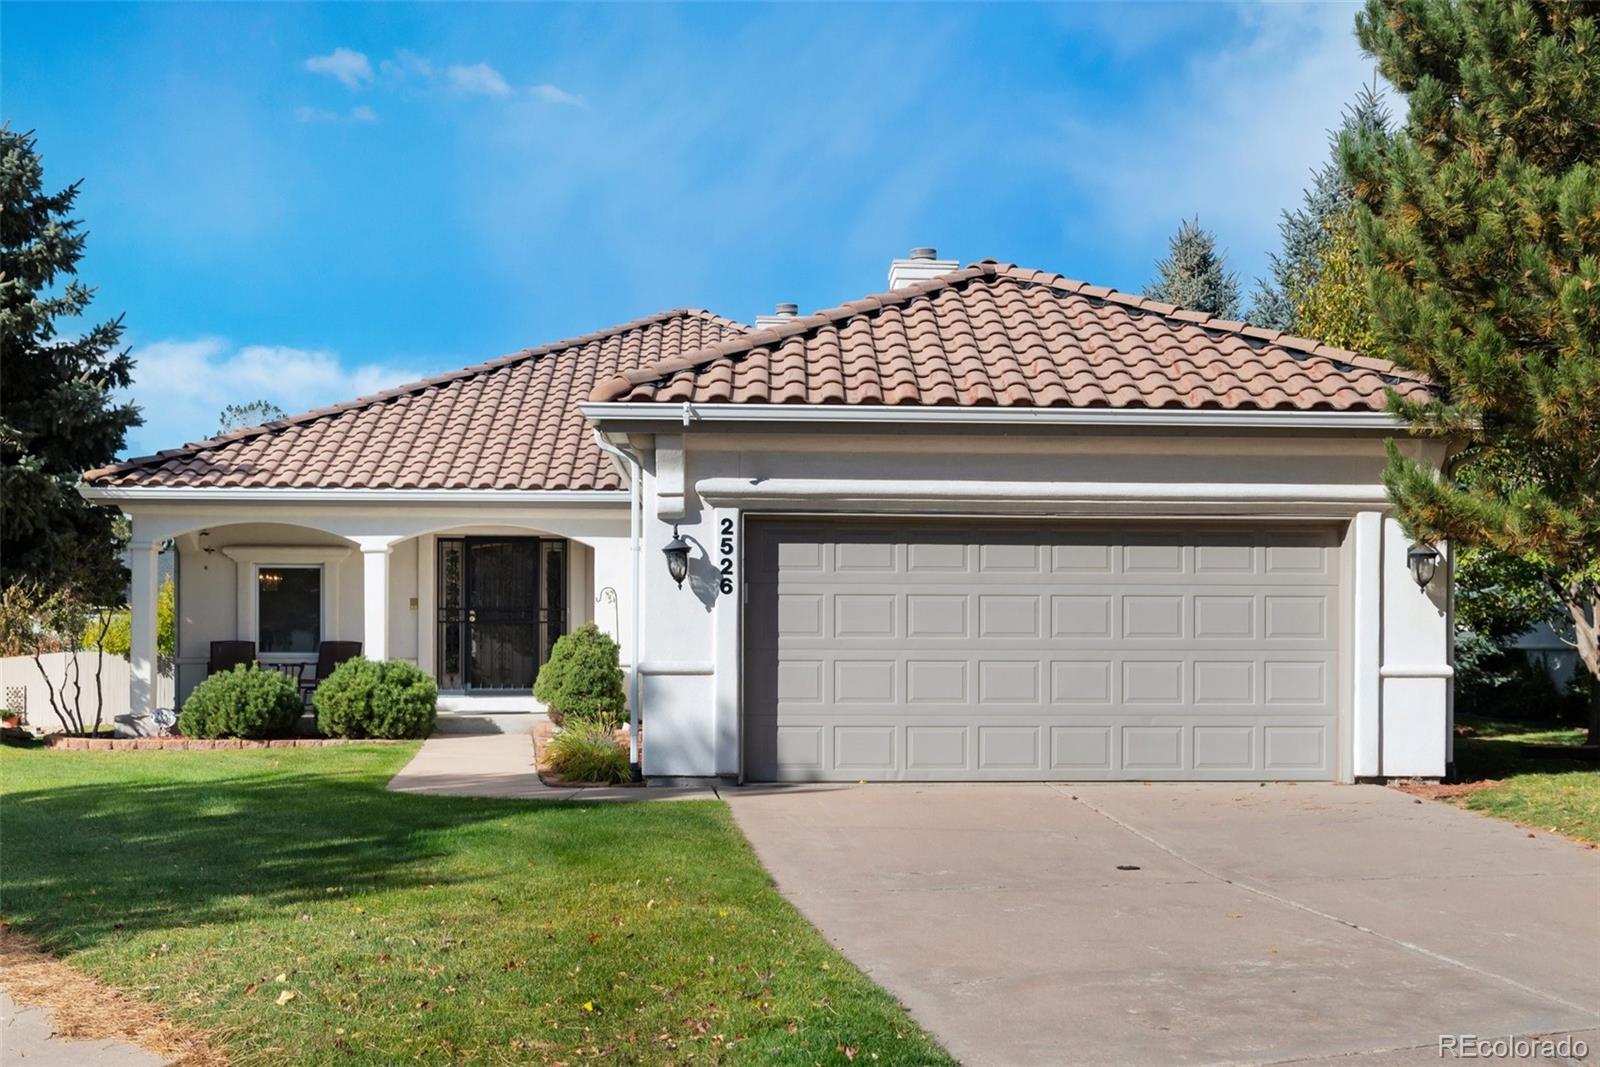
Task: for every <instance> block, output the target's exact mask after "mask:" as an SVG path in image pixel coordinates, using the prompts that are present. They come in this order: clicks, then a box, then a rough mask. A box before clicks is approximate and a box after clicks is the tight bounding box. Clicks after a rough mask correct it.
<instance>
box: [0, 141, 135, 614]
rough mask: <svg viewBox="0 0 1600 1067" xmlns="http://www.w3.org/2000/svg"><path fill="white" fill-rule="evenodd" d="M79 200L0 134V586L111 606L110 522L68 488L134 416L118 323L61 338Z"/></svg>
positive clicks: (123, 575)
mask: <svg viewBox="0 0 1600 1067" xmlns="http://www.w3.org/2000/svg"><path fill="white" fill-rule="evenodd" d="M77 195H78V184H77V183H74V184H72V185H69V186H68V187H67V188H66V189H63V190H62V191H60V192H58V193H46V192H45V191H44V167H43V164H42V163H41V161H40V159H39V154H38V151H37V149H36V147H35V143H34V138H33V135H32V134H23V133H15V132H13V131H12V130H11V129H10V128H9V127H0V197H3V204H0V212H3V213H0V348H3V352H4V367H3V371H0V373H3V376H4V381H3V385H0V496H3V498H4V510H3V513H0V585H3V586H7V587H9V586H11V585H14V584H16V583H18V582H32V583H37V584H39V585H41V586H43V587H47V588H52V589H68V588H70V589H71V590H72V591H73V592H74V593H75V594H76V595H78V596H81V597H84V598H86V599H88V600H91V601H94V602H98V603H115V602H117V601H120V600H121V598H122V595H123V586H124V584H125V583H126V581H127V570H126V568H124V567H123V566H122V564H121V562H120V561H119V560H118V538H117V535H116V530H115V525H114V524H115V520H116V514H115V513H114V512H112V511H110V510H108V509H106V508H101V507H95V506H93V505H91V504H89V503H88V502H87V501H86V500H84V499H83V498H82V497H81V496H79V495H78V492H77V483H78V479H79V476H80V475H81V474H82V472H83V471H85V470H88V469H90V468H92V467H97V466H102V465H104V464H106V463H109V462H111V461H112V460H114V459H115V458H116V455H117V453H118V452H119V451H121V449H122V447H123V440H124V436H125V434H126V433H127V431H128V428H129V427H131V426H137V425H139V423H140V421H141V420H140V418H139V413H138V409H137V408H135V407H134V406H133V405H131V404H126V403H119V402H117V401H116V400H115V399H114V397H113V395H112V392H113V390H116V389H125V388H127V387H128V386H129V385H130V383H131V374H132V370H133V361H132V360H130V359H129V358H128V353H127V351H126V350H120V351H119V350H118V345H119V343H120V342H121V339H122V319H121V317H118V318H114V319H111V320H109V321H107V322H102V323H100V324H98V325H94V326H90V327H88V328H87V329H85V330H83V331H82V332H81V333H76V334H75V335H72V336H62V335H61V334H60V333H59V331H60V329H61V328H62V327H63V326H64V325H67V324H71V326H70V328H74V329H75V328H76V323H75V322H74V321H73V320H75V319H77V318H78V317H79V316H81V315H83V314H84V313H85V312H86V311H87V310H88V307H89V302H90V300H91V298H92V297H93V295H94V292H93V290H91V289H89V288H87V287H86V286H84V285H83V284H82V283H80V282H79V281H78V280H77V264H78V260H79V258H80V257H81V256H82V255H83V246H84V238H85V234H84V233H83V232H82V230H81V229H80V226H81V224H80V223H79V221H78V220H76V219H73V218H71V217H70V213H71V211H72V205H73V201H74V200H76V199H77ZM58 282H59V283H62V284H59V285H58Z"/></svg>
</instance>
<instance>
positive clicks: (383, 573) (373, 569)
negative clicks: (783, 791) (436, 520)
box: [357, 538, 394, 660]
mask: <svg viewBox="0 0 1600 1067" xmlns="http://www.w3.org/2000/svg"><path fill="white" fill-rule="evenodd" d="M357 540H358V542H359V543H360V545H361V605H362V606H361V622H362V637H361V654H362V655H363V656H365V657H366V658H367V659H372V660H379V659H388V658H389V548H390V546H391V545H393V543H394V542H393V541H391V540H389V539H387V538H384V539H382V540H376V539H374V540H367V539H365V538H358V539H357Z"/></svg>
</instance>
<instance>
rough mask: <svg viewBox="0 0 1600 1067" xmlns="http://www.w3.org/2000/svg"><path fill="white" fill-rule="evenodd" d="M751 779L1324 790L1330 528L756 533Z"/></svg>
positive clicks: (1334, 674) (783, 529)
mask: <svg viewBox="0 0 1600 1067" xmlns="http://www.w3.org/2000/svg"><path fill="white" fill-rule="evenodd" d="M749 545H750V552H749V556H748V562H747V566H746V568H745V573H746V576H747V578H746V580H747V583H748V586H749V597H748V607H747V616H746V620H747V621H746V628H745V650H746V651H745V655H746V672H745V677H746V690H745V706H744V738H745V742H744V743H745V774H746V776H747V777H748V778H750V779H752V780H755V781H810V780H829V779H833V780H854V779H909V780H918V779H925V780H937V779H995V780H1006V779H1010V780H1018V779H1021V780H1028V779H1051V778H1053V779H1069V780H1070V779H1106V778H1133V779H1168V778H1171V779H1256V778H1295V779H1317V778H1331V777H1333V776H1334V774H1335V764H1336V759H1337V751H1338V743H1337V737H1338V731H1337V730H1336V722H1337V718H1338V714H1337V707H1338V691H1337V689H1338V678H1339V670H1338V663H1339V633H1340V626H1339V619H1338V614H1339V566H1338V564H1339V550H1338V541H1337V531H1335V530H1333V529H1323V528H1300V527H1294V528H1277V527H1270V526H1268V527H1258V528H1255V529H1226V530H1225V529H1213V528H1209V527H1201V528H1194V527H1183V528H1180V527H1176V526H1145V527H1140V526H1123V527H1119V528H1116V529H1111V528H1097V529H1089V528H1083V527H1051V528H1041V527H1038V526H1022V525H1017V524H1001V523H996V524H993V525H984V526H981V527H975V526H973V525H972V524H970V523H967V524H964V525H950V524H943V523H922V522H901V523H893V524H888V523H879V522H859V521H858V522H849V521H800V520H795V521H776V520H774V521H767V522H752V523H751V526H750V537H749Z"/></svg>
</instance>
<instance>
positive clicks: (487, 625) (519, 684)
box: [437, 537, 567, 692]
mask: <svg viewBox="0 0 1600 1067" xmlns="http://www.w3.org/2000/svg"><path fill="white" fill-rule="evenodd" d="M438 574H439V647H438V656H437V662H438V676H439V686H440V688H442V689H449V690H465V691H474V690H476V691H490V692H527V691H528V690H531V689H532V688H533V681H534V678H535V677H536V676H537V675H538V673H539V667H540V665H541V664H543V663H544V661H545V660H546V659H548V658H549V655H550V646H551V645H552V644H554V643H555V639H556V638H557V637H559V636H560V635H561V634H563V633H565V632H566V621H567V619H566V580H565V579H566V542H565V541H561V540H557V539H553V538H542V537H448V538H447V537H441V538H440V539H439V559H438Z"/></svg>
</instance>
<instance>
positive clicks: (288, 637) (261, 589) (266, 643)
mask: <svg viewBox="0 0 1600 1067" xmlns="http://www.w3.org/2000/svg"><path fill="white" fill-rule="evenodd" d="M256 634H257V641H258V646H259V648H260V650H261V651H262V652H263V653H267V652H308V653H314V652H316V651H317V645H318V643H319V642H321V640H322V568H321V567H290V566H271V567H257V568H256Z"/></svg>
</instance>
